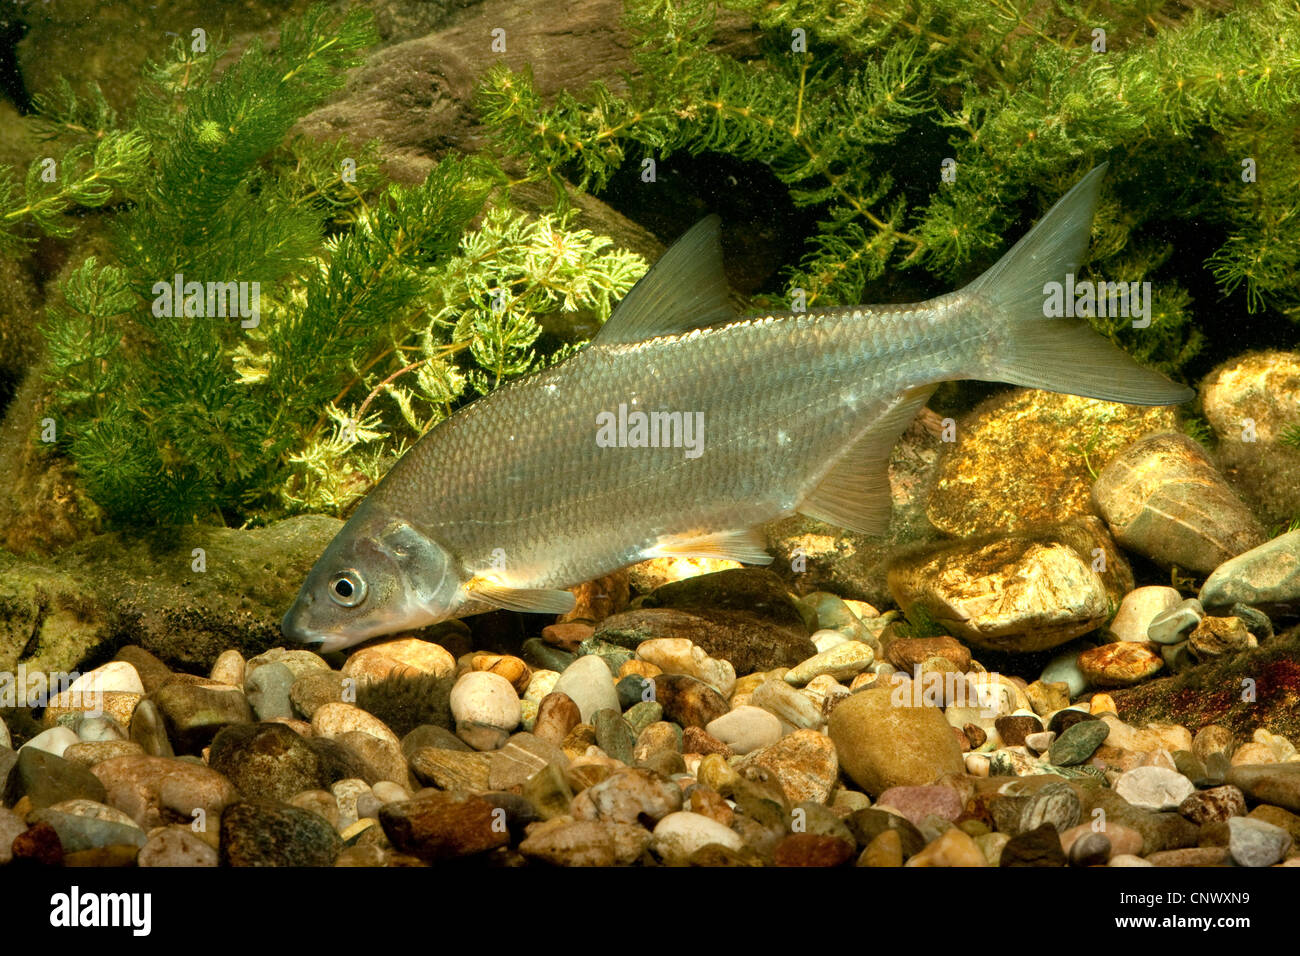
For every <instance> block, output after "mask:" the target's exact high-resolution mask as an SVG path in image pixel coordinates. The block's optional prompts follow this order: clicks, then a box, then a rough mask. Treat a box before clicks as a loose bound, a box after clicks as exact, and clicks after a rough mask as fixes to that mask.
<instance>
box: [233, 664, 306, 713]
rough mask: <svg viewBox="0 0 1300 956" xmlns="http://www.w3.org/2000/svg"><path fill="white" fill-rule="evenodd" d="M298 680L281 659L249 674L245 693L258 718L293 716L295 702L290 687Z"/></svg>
mask: <svg viewBox="0 0 1300 956" xmlns="http://www.w3.org/2000/svg"><path fill="white" fill-rule="evenodd" d="M296 680H297V678H295V677H294V676H293V671H291V670H289V668H287V667H285V666H284V665H283V664H282V663H280V662H279V661H276V662H275V663H273V664H265V665H263V666H262V667H259V668H258V669H257V670H255V671H253V672H252V674H250V675H249V677H248V681H247V683H246V684H245V685H244V694H245V695H246V696H247V697H248V704H249V706H250V707H252V708H253V713H254V714H256V715H257V719H258V720H274V719H275V718H277V717H292V716H293V704H292V703H291V702H290V699H289V689H290V688H291V687H293V685H294V682H295V681H296Z"/></svg>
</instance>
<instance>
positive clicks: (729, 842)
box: [650, 810, 745, 866]
mask: <svg viewBox="0 0 1300 956" xmlns="http://www.w3.org/2000/svg"><path fill="white" fill-rule="evenodd" d="M711 843H717V844H720V845H722V846H724V847H726V848H727V849H729V850H736V851H740V850H743V849H744V846H745V844H744V842H743V841H742V840H741V839H740V836H739V834H737V833H736V832H735V831H734V830H732V829H731V828H729V827H724V826H723V825H722V824H721V823H718V822H717V821H715V820H710V819H709V818H708V817H706V816H702V815H701V814H698V813H691V812H690V811H688V810H682V811H678V812H677V813H670V814H668V815H667V816H665V817H664V818H663V819H662V820H660V821H659V822H658V824H656V825H655V828H654V833H653V836H652V839H651V841H650V849H651V851H652V852H653V853H654V854H655V855H656V856H657V857H659V859H661V860H662V861H663V862H664V863H665V864H667V865H668V866H682V865H684V864H686V863H687V862H688V861H689V860H690V857H691V854H692V853H694V852H695V851H696V850H699V849H701V848H703V847H705V846H708V845H709V844H711Z"/></svg>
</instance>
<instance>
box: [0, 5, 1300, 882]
mask: <svg viewBox="0 0 1300 956" xmlns="http://www.w3.org/2000/svg"><path fill="white" fill-rule="evenodd" d="M1298 50H1300V11H1297V9H1296V7H1295V6H1294V4H1287V3H1281V2H1267V0H1263V2H1256V3H1249V4H1232V3H1193V2H1179V3H1171V2H1159V0H1146V2H1142V3H1136V4H1127V5H1119V4H1115V5H1112V4H1074V3H1066V2H1055V3H1036V2H1035V3H1031V2H1026V0H997V2H992V3H986V4H968V3H962V2H958V0H940V2H920V0H906V2H893V0H881V2H877V3H869V2H863V3H841V2H830V0H791V2H751V0H737V2H731V3H725V4H715V3H709V2H704V0H698V2H696V0H582V2H574V3H564V4H528V3H522V2H517V0H484V2H472V0H468V2H466V0H461V2H416V0H389V2H378V3H369V4H364V5H351V6H349V5H346V4H327V5H309V4H306V3H247V4H237V5H236V4H229V5H227V4H217V5H213V4H199V3H183V2H178V3H169V4H154V3H136V2H133V0H128V2H123V3H115V4H110V5H104V4H100V3H90V2H68V3H62V2H58V3H40V2H34V0H33V2H20V3H15V4H8V5H6V6H5V8H4V10H3V13H2V14H0V130H2V131H3V132H2V133H0V478H3V480H4V486H5V490H6V494H5V495H3V496H0V672H3V675H4V677H3V679H2V680H0V718H2V719H3V723H0V782H2V783H3V785H4V793H3V801H4V808H5V809H2V810H0V815H2V816H0V863H7V862H9V860H10V859H11V858H14V857H17V858H28V859H34V860H39V861H41V862H58V861H60V860H62V859H63V858H64V856H68V855H73V854H78V853H80V854H87V856H85V857H82V858H79V859H80V860H81V861H83V862H89V863H91V864H93V865H132V864H135V863H139V864H140V865H176V864H196V863H197V864H205V865H215V864H217V863H222V864H231V865H256V864H266V863H270V864H273V865H334V864H339V865H343V864H350V865H406V864H408V863H412V862H423V863H429V862H439V861H443V860H447V859H451V858H461V857H465V858H469V859H471V860H473V861H477V862H483V863H485V864H488V865H512V864H514V863H517V862H534V863H535V862H544V863H553V864H563V865H572V864H587V865H590V864H598V865H613V864H653V863H665V864H684V863H697V864H711V865H720V864H752V863H761V864H768V865H772V864H775V865H841V864H852V863H854V862H857V863H859V864H862V865H880V866H885V865H901V864H902V863H903V862H904V861H905V860H914V859H918V858H919V859H920V860H922V861H924V862H925V863H926V864H927V865H999V864H1001V865H1011V862H1012V861H1020V862H1021V863H1023V865H1062V864H1065V863H1067V862H1068V863H1071V864H1073V865H1096V864H1104V863H1107V862H1112V863H1114V862H1115V861H1116V860H1118V859H1119V858H1128V859H1139V860H1143V859H1145V860H1149V861H1153V862H1156V863H1157V864H1166V865H1205V864H1218V863H1223V862H1225V861H1229V860H1230V861H1232V862H1235V863H1236V864H1237V865H1272V864H1275V863H1279V862H1282V861H1285V860H1289V859H1294V850H1292V844H1293V839H1294V837H1296V836H1297V835H1300V816H1298V815H1297V814H1300V774H1297V773H1296V772H1295V771H1298V770H1300V758H1297V755H1296V747H1295V744H1296V742H1297V741H1300V720H1298V719H1297V717H1296V713H1297V711H1296V705H1297V703H1298V702H1300V701H1298V694H1300V664H1297V652H1298V651H1300V632H1298V631H1297V627H1296V623H1297V622H1296V616H1297V612H1298V611H1300V348H1298V346H1300V285H1297V282H1296V267H1297V263H1298V262H1300V215H1298V213H1300V156H1297V151H1298V143H1297V138H1296V130H1297V129H1298V128H1300V54H1298V53H1297V51H1298ZM1103 162H1104V163H1107V164H1108V167H1107V172H1106V176H1105V180H1104V183H1103V186H1102V192H1101V199H1100V202H1099V205H1098V208H1097V211H1096V215H1095V219H1094V221H1093V225H1092V243H1091V250H1090V258H1089V260H1088V265H1087V267H1086V268H1085V269H1084V270H1083V272H1082V275H1081V279H1083V280H1089V281H1094V282H1095V281H1109V282H1112V283H1113V282H1122V283H1130V284H1133V285H1132V286H1131V287H1132V288H1139V287H1141V288H1143V289H1149V293H1148V298H1147V300H1146V306H1147V307H1148V308H1147V312H1148V314H1147V315H1145V316H1144V317H1143V318H1142V319H1141V321H1137V320H1135V318H1134V316H1131V315H1129V314H1127V313H1125V314H1123V315H1115V314H1109V315H1105V314H1100V312H1101V309H1100V308H1099V304H1098V303H1093V305H1092V308H1091V312H1092V313H1093V314H1091V315H1090V316H1089V321H1090V323H1091V324H1092V325H1093V327H1094V328H1095V329H1097V331H1099V332H1101V333H1103V334H1105V335H1106V336H1108V337H1109V338H1110V339H1111V340H1112V341H1113V342H1115V343H1116V344H1117V345H1119V346H1120V347H1122V348H1123V349H1125V350H1126V351H1127V352H1128V353H1129V354H1130V355H1132V356H1133V357H1134V358H1135V359H1136V360H1138V361H1139V362H1141V363H1142V364H1144V365H1146V366H1148V367H1150V368H1153V369H1157V370H1159V371H1161V372H1163V373H1165V374H1167V375H1169V376H1170V377H1171V378H1173V379H1174V380H1175V381H1178V382H1181V383H1185V384H1187V385H1189V386H1191V387H1192V388H1194V389H1196V391H1197V397H1196V399H1195V400H1194V401H1193V402H1191V403H1189V404H1186V405H1182V406H1177V407H1157V408H1141V407H1137V406H1128V405H1120V404H1115V403H1108V402H1101V401H1095V400H1092V399H1085V398H1078V397H1074V396H1069V395H1061V394H1055V393H1049V392H1043V391H1033V390H1026V389H1018V388H1011V387H1009V386H1005V385H998V384H994V383H985V382H974V381H963V382H950V383H945V384H944V385H942V386H941V387H940V389H939V390H938V391H937V392H936V394H935V395H934V397H933V398H932V399H931V400H930V402H929V407H928V409H927V410H926V411H924V412H922V414H921V415H920V416H919V417H918V419H917V421H916V422H915V423H914V424H913V426H912V427H911V428H910V429H909V430H908V431H907V432H906V433H905V434H904V436H903V438H902V440H901V441H900V442H899V444H898V447H897V448H896V449H895V452H894V456H893V459H892V460H891V467H890V478H891V482H892V490H893V498H894V501H893V507H894V514H893V521H892V524H891V528H890V531H889V534H888V535H887V536H885V537H883V538H880V537H871V536H867V535H862V534H856V533H851V532H847V531H844V530H843V529H840V528H836V527H834V526H831V525H827V524H825V523H822V522H819V521H816V520H814V519H811V518H806V517H800V516H796V517H792V518H787V519H783V520H781V521H778V522H773V523H772V524H771V525H769V526H768V527H767V528H766V529H765V533H766V537H767V544H768V549H769V551H770V552H771V553H772V554H773V555H775V556H776V561H775V563H774V564H773V565H772V566H771V568H770V569H758V568H752V567H747V568H742V567H740V566H739V565H738V564H736V563H735V562H710V561H705V560H696V559H678V560H673V559H668V558H661V559H656V560H654V561H649V562H644V563H642V564H639V565H635V566H633V567H632V568H631V569H629V570H625V571H621V572H618V573H616V574H613V575H611V576H609V577H608V578H604V579H601V580H600V581H596V582H591V583H589V584H585V585H581V586H579V587H577V588H575V593H576V595H577V605H576V607H575V609H574V610H573V611H572V612H569V613H568V614H565V615H562V616H560V618H559V619H557V618H556V617H555V616H541V615H523V614H519V613H517V612H513V611H495V612H492V613H490V614H483V615H477V616H474V617H471V618H467V619H465V620H463V621H451V622H445V623H443V624H439V625H435V626H433V627H431V628H425V629H423V630H421V631H419V632H416V633H414V634H403V635H395V636H390V638H389V639H380V640H379V641H378V642H375V643H372V644H369V645H366V646H364V647H362V648H361V649H359V650H358V649H351V650H349V651H348V652H347V653H344V652H338V653H336V654H329V655H324V656H321V655H317V654H314V653H311V652H310V651H308V650H303V649H300V648H294V647H292V646H288V645H286V642H285V640H284V638H283V637H282V636H281V632H280V621H281V617H282V615H283V614H284V612H285V610H286V609H287V608H288V607H289V605H290V604H291V603H292V602H293V600H294V596H295V595H296V594H297V592H298V588H299V586H300V585H301V584H302V581H303V579H304V577H305V576H306V574H307V573H308V571H309V570H310V568H311V567H312V565H313V563H314V562H315V561H316V559H317V558H318V557H319V556H320V553H321V551H322V550H323V549H324V548H325V547H326V545H328V544H329V542H330V540H331V539H332V538H333V537H334V536H335V534H337V533H338V530H339V528H340V527H341V524H342V520H344V519H346V518H347V517H348V516H349V515H350V514H351V513H352V511H353V509H354V508H355V507H356V506H357V504H358V502H359V501H360V500H362V498H363V497H364V496H365V495H366V494H367V493H368V492H369V491H370V490H371V489H373V488H374V487H375V485H376V484H377V483H378V481H379V480H380V479H381V478H382V477H383V476H384V474H386V473H387V471H388V469H389V468H390V467H392V465H393V464H394V463H395V462H396V461H398V460H399V459H400V458H401V456H402V455H403V454H404V453H405V452H406V451H407V450H409V448H410V447H411V446H412V445H413V444H414V442H415V441H416V440H418V439H419V438H420V436H421V435H423V434H425V433H426V432H427V431H428V430H429V429H430V428H433V427H436V426H437V425H438V423H440V422H442V421H443V420H444V419H446V418H447V417H448V416H450V415H451V414H453V413H454V412H455V411H456V410H457V409H459V408H462V407H465V406H466V405H468V404H469V403H471V402H472V401H474V400H475V399H477V398H480V397H482V396H485V395H488V394H491V393H492V392H493V391H494V390H496V389H498V388H500V387H501V386H502V385H504V384H506V383H509V382H512V381H515V380H519V379H522V378H524V377H525V376H527V375H529V374H531V373H534V372H537V371H539V370H541V369H544V368H547V367H549V366H550V365H553V364H555V363H558V362H561V361H564V360H565V359H566V358H568V357H569V356H571V355H573V354H574V353H575V352H576V351H577V350H578V349H580V348H581V347H582V346H583V345H584V344H585V343H586V342H587V341H588V340H590V339H591V337H592V336H593V335H594V334H595V333H596V331H597V330H598V329H599V328H600V327H601V324H602V323H603V322H604V321H605V320H606V319H607V318H608V317H609V315H610V313H611V311H612V310H613V308H614V307H615V306H617V304H618V302H619V301H620V299H621V298H622V297H623V296H624V295H625V294H626V293H627V292H628V291H629V290H630V289H631V288H632V287H633V285H634V284H635V283H636V282H637V280H638V279H639V278H640V277H641V276H642V275H643V274H644V273H645V271H646V269H647V268H648V267H649V266H650V265H652V264H653V263H654V262H655V261H656V260H657V259H658V258H659V257H660V256H661V255H662V254H663V252H664V250H665V249H666V248H667V247H668V246H669V245H670V244H671V243H672V242H673V241H674V240H675V239H676V238H677V237H678V236H680V235H681V234H682V233H683V232H685V231H686V230H687V229H688V228H689V227H690V226H691V225H692V224H694V223H695V222H697V221H698V220H699V219H701V218H702V217H703V216H705V215H708V214H710V213H717V214H719V215H720V216H721V217H722V223H723V228H722V242H723V250H724V261H725V265H726V269H727V278H728V280H729V283H730V286H731V290H732V293H733V301H734V304H735V305H736V306H737V308H738V309H739V310H740V311H741V312H742V313H746V314H759V313H766V312H768V311H785V310H794V311H804V310H807V309H820V308H826V307H831V306H838V305H856V304H859V303H907V302H921V301H923V300H926V299H929V298H932V297H934V296H937V295H940V294H943V293H947V292H949V291H952V290H953V289H956V288H959V287H960V286H962V285H964V284H965V283H967V282H969V281H971V280H972V279H974V278H975V277H976V276H978V275H979V274H980V273H981V272H982V271H983V270H985V269H986V268H988V267H989V266H990V265H992V264H993V263H994V262H996V261H997V260H998V259H999V257H1000V256H1001V255H1002V254H1004V253H1005V252H1006V251H1007V250H1008V249H1009V248H1010V247H1011V245H1012V244H1013V243H1014V241H1015V240H1017V239H1018V238H1020V237H1021V236H1022V235H1024V234H1025V232H1027V231H1028V229H1029V228H1030V227H1031V226H1032V224H1033V223H1034V222H1036V221H1037V220H1038V219H1039V218H1040V217H1041V216H1042V215H1043V214H1044V213H1045V212H1046V211H1047V210H1048V209H1049V208H1050V207H1051V205H1052V204H1053V203H1054V202H1055V201H1056V200H1057V199H1059V198H1060V197H1061V196H1062V195H1064V194H1065V193H1066V192H1067V191H1068V189H1069V188H1070V187H1071V186H1072V185H1074V184H1075V183H1076V182H1077V181H1078V180H1079V179H1080V178H1081V177H1082V176H1083V175H1084V174H1085V173H1087V172H1088V171H1089V170H1090V169H1092V168H1094V167H1095V166H1097V165H1099V164H1101V163H1103ZM1148 283H1149V285H1147V284H1148ZM67 675H74V680H73V681H70V682H65V683H63V684H61V685H59V686H58V687H57V688H56V686H55V685H56V684H59V679H60V678H61V677H64V676H67ZM77 675H79V676H77ZM899 675H911V679H910V681H894V680H892V678H894V677H895V676H899ZM33 680H36V681H37V682H38V683H39V685H40V686H39V692H37V691H33V692H32V698H31V700H30V701H29V700H26V699H25V696H26V692H27V690H29V689H31V688H32V687H34V686H36V685H35V684H33V683H32V681H33ZM76 680H85V681H87V682H86V683H81V684H77V683H75V681H76ZM899 688H905V693H904V692H902V691H900V690H899ZM89 691H95V692H96V693H98V694H100V695H101V696H100V697H97V698H96V709H95V712H93V713H92V711H91V709H90V708H89V707H88V706H87V705H85V704H84V703H83V702H82V697H81V695H82V694H83V693H85V692H89ZM900 694H901V696H900ZM37 698H40V700H39V702H37V703H33V701H36V700H37ZM904 699H905V701H908V702H913V703H915V704H916V706H911V705H908V704H905V703H900V700H904ZM922 703H924V705H925V706H921V704H922ZM29 742H30V743H31V745H30V746H25V745H28V744H29ZM187 757H188V758H189V759H183V758H187ZM165 781H171V782H166V783H165ZM1008 782H1015V786H1013V787H1010V788H1009V789H1008V788H1007V784H1008ZM994 784H996V787H995V786H994ZM1175 797H1177V799H1174V798H1175ZM24 801H25V802H24ZM88 804H89V805H90V806H88ZM1098 807H1101V808H1103V809H1104V810H1105V813H1106V814H1107V815H1109V817H1110V818H1111V819H1112V820H1113V821H1114V829H1113V830H1112V831H1110V832H1109V833H1105V834H1103V835H1102V836H1103V838H1104V839H1095V838H1094V837H1096V836H1097V834H1096V833H1095V832H1094V833H1091V834H1085V832H1084V831H1083V830H1080V829H1079V827H1080V826H1084V827H1085V830H1086V829H1087V828H1086V826H1085V824H1084V821H1087V820H1089V819H1090V814H1091V813H1092V811H1094V810H1096V809H1097V808H1098ZM883 808H889V809H888V810H886V809H883ZM196 809H203V810H205V811H206V813H207V816H208V818H209V820H210V822H209V825H208V827H207V828H206V829H201V830H194V829H193V828H191V827H190V826H189V824H190V822H191V820H192V818H193V815H194V811H195V810H196ZM72 818H75V819H72ZM87 819H90V820H94V821H96V825H95V826H91V825H90V824H85V823H83V822H78V821H84V820H87ZM502 819H504V820H505V821H506V824H505V825H502V826H499V825H498V823H499V821H500V820H502ZM1248 820H1249V821H1252V822H1250V823H1248V824H1247V823H1244V822H1242V821H1248ZM898 821H902V822H898ZM1233 821H1237V822H1233ZM100 824H102V825H100ZM1044 826H1047V827H1049V828H1050V829H1051V831H1052V832H1051V833H1049V834H1047V836H1046V837H1045V836H1044V833H1045V831H1044V830H1043V827H1044ZM51 832H52V833H53V834H54V836H53V837H52V836H51V835H50V833H51ZM88 834H89V835H88ZM268 834H270V835H273V836H268ZM285 834H289V836H285ZM1085 836H1086V839H1085ZM1058 837H1059V840H1058ZM1162 853H1163V854H1173V855H1172V856H1166V857H1159V854H1162ZM1178 854H1182V856H1179V855H1178ZM916 865H922V864H921V863H917V864H916Z"/></svg>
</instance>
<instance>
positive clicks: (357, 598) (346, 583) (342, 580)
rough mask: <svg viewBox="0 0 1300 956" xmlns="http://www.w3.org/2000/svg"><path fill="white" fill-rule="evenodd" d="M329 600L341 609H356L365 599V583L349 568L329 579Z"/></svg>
mask: <svg viewBox="0 0 1300 956" xmlns="http://www.w3.org/2000/svg"><path fill="white" fill-rule="evenodd" d="M329 591H330V598H331V599H332V600H333V601H334V603H335V604H338V605H340V606H342V607H356V606H357V605H358V604H360V603H361V602H362V601H364V600H365V599H366V582H365V580H364V579H363V578H362V577H361V575H359V574H357V572H356V571H353V570H352V569H351V568H347V569H346V570H343V571H340V572H339V573H338V574H336V575H334V577H332V578H331V579H330V587H329Z"/></svg>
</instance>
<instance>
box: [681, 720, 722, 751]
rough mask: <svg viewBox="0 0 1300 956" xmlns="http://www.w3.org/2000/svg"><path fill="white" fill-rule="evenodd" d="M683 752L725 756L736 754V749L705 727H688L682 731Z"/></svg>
mask: <svg viewBox="0 0 1300 956" xmlns="http://www.w3.org/2000/svg"><path fill="white" fill-rule="evenodd" d="M682 753H684V754H703V755H705V756H707V755H708V754H722V756H724V757H731V756H734V755H735V751H733V750H732V749H731V748H730V747H728V746H727V745H726V744H724V743H723V742H722V741H721V740H719V739H718V738H717V737H715V736H713V734H711V733H709V732H708V731H707V730H705V729H704V728H703V727H687V728H686V729H685V730H684V731H682Z"/></svg>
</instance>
